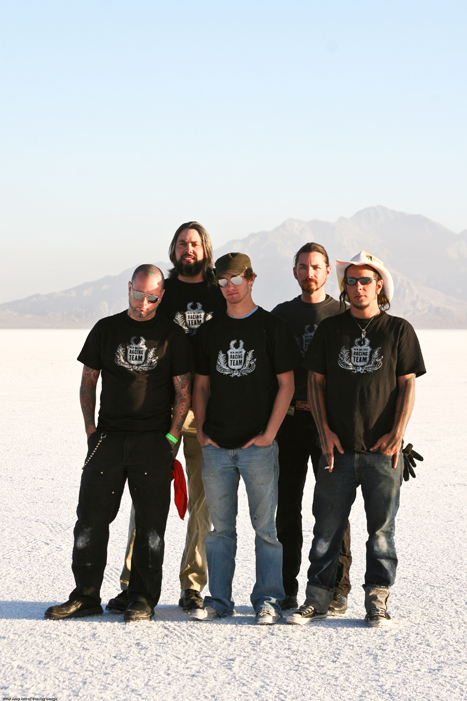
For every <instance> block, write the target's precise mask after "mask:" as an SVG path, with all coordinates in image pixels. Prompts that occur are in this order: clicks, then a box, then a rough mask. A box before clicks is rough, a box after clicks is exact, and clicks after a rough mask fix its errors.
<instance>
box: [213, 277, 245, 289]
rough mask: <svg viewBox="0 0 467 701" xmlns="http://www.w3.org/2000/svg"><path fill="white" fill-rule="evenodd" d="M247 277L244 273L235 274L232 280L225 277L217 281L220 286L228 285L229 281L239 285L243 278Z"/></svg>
mask: <svg viewBox="0 0 467 701" xmlns="http://www.w3.org/2000/svg"><path fill="white" fill-rule="evenodd" d="M244 279H245V278H244V277H243V275H235V276H234V277H231V278H230V280H227V278H225V277H221V278H219V280H218V281H217V284H218V285H219V287H227V285H228V283H229V282H231V283H232V285H236V286H237V287H238V286H239V285H241V284H242V282H243V280H244Z"/></svg>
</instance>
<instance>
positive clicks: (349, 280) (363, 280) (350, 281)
mask: <svg viewBox="0 0 467 701" xmlns="http://www.w3.org/2000/svg"><path fill="white" fill-rule="evenodd" d="M373 281H374V282H376V278H375V277H346V278H345V280H344V282H345V284H346V285H350V287H353V286H354V285H356V284H357V282H359V283H360V285H369V284H370V283H372V282H373Z"/></svg>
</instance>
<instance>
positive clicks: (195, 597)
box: [178, 589, 204, 613]
mask: <svg viewBox="0 0 467 701" xmlns="http://www.w3.org/2000/svg"><path fill="white" fill-rule="evenodd" d="M203 603H204V601H203V597H202V596H201V593H200V592H199V591H197V590H196V589H185V591H182V593H181V594H180V600H179V602H178V605H179V606H180V608H182V609H183V610H184V611H185V612H186V613H188V612H189V611H193V609H202V608H203Z"/></svg>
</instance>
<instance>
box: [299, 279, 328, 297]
mask: <svg viewBox="0 0 467 701" xmlns="http://www.w3.org/2000/svg"><path fill="white" fill-rule="evenodd" d="M299 284H300V287H301V288H302V290H303V291H304V292H308V293H310V294H311V293H312V292H317V291H318V290H320V289H321V288H322V287H324V282H323V283H322V284H321V285H320V284H319V283H318V282H317V281H316V280H310V278H307V279H306V280H302V281H301V282H300V283H299Z"/></svg>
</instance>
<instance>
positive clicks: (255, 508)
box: [202, 441, 285, 616]
mask: <svg viewBox="0 0 467 701" xmlns="http://www.w3.org/2000/svg"><path fill="white" fill-rule="evenodd" d="M202 470H203V482H204V489H205V492H206V500H207V503H208V507H209V511H210V513H211V519H212V523H213V527H214V530H212V531H211V532H210V533H208V534H207V536H206V558H207V562H208V573H209V590H210V592H211V596H206V598H205V600H204V604H205V606H208V605H209V606H213V607H214V608H215V609H216V610H217V612H218V613H219V614H220V615H221V616H229V615H231V614H232V613H233V609H234V602H233V600H232V580H233V576H234V572H235V555H236V552H237V531H236V527H235V526H236V520H237V511H238V485H239V482H240V477H242V479H243V481H244V483H245V487H246V493H247V496H248V506H249V510H250V519H251V523H252V526H253V528H254V530H255V534H256V537H255V551H256V583H255V586H254V588H253V591H252V593H251V597H250V600H251V603H252V606H253V608H254V609H255V611H258V610H259V609H260V608H261V606H262V605H263V604H267V605H270V606H271V607H272V608H273V609H275V611H277V612H278V613H280V606H279V604H278V601H280V600H281V599H283V598H284V596H285V595H284V589H283V586H282V545H281V544H280V543H279V541H278V540H277V535H276V524H275V519H276V508H277V481H278V477H279V463H278V450H277V444H276V442H275V441H274V443H273V444H272V445H270V446H265V447H258V446H256V445H251V446H250V447H249V448H246V449H242V448H235V449H233V450H228V449H226V448H215V447H214V446H212V445H207V446H204V447H203V468H202Z"/></svg>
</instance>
